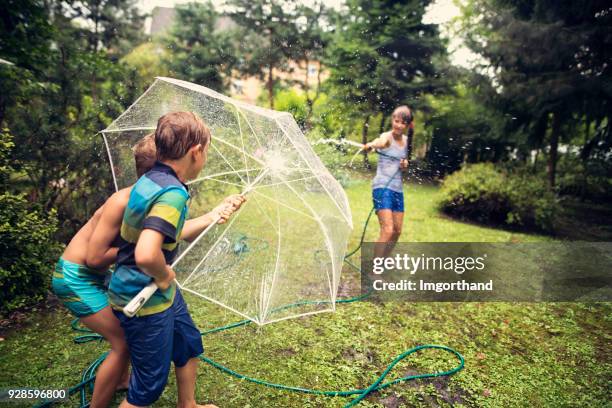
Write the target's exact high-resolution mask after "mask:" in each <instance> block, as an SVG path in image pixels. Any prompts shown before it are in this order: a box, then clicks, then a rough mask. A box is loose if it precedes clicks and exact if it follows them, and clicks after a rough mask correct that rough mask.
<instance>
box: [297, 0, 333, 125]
mask: <svg viewBox="0 0 612 408" xmlns="http://www.w3.org/2000/svg"><path fill="white" fill-rule="evenodd" d="M330 16H331V12H330V10H328V9H327V8H326V7H325V6H324V5H323V3H322V2H316V3H315V4H314V5H313V7H308V6H305V5H300V6H299V7H298V9H297V13H296V17H297V19H296V29H297V36H296V44H295V45H294V46H293V47H292V51H293V52H292V56H291V58H292V59H293V60H294V61H296V62H297V63H299V64H302V69H303V70H304V80H303V81H301V80H296V81H295V82H297V83H298V84H299V86H300V88H301V89H302V90H303V91H304V95H305V99H306V117H305V121H304V125H305V127H306V128H308V129H309V128H310V127H311V123H310V118H311V117H312V113H313V107H314V104H315V102H316V101H317V100H318V99H319V97H320V96H321V73H322V70H323V65H322V61H323V59H324V57H325V49H326V48H327V46H328V44H329V41H330V39H331V33H330V30H331V21H330ZM311 63H314V64H315V66H316V68H314V69H315V70H316V77H317V79H316V83H315V84H314V86H313V84H311V82H310V80H309V78H310V73H311ZM311 90H312V92H311Z"/></svg>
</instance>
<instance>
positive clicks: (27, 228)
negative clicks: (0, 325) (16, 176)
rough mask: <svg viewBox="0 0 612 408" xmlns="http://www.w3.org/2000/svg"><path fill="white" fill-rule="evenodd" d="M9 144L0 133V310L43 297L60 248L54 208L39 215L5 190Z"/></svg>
mask: <svg viewBox="0 0 612 408" xmlns="http://www.w3.org/2000/svg"><path fill="white" fill-rule="evenodd" d="M12 147H13V143H12V138H11V136H10V135H9V134H8V132H6V131H4V132H0V185H2V191H3V192H2V193H1V194H0V253H1V254H2V257H1V258H0V313H5V312H9V311H11V310H14V309H16V308H19V307H22V306H25V305H27V304H31V303H34V302H37V301H39V300H41V299H43V298H44V296H45V294H46V293H47V289H48V288H49V284H50V281H51V271H52V269H53V265H54V263H55V261H56V259H57V256H58V255H59V250H60V245H59V244H58V243H57V242H56V241H55V240H54V237H53V235H54V233H55V231H56V230H57V217H56V215H55V211H51V212H49V213H47V214H43V212H42V211H41V210H40V209H39V208H37V207H36V206H32V204H31V203H29V202H28V201H27V200H26V199H25V198H24V196H23V195H17V194H13V193H11V192H8V188H7V187H8V180H9V176H10V174H11V173H12V172H13V171H14V170H13V169H12V167H11V165H10V162H9V159H8V157H9V153H10V150H11V149H12Z"/></svg>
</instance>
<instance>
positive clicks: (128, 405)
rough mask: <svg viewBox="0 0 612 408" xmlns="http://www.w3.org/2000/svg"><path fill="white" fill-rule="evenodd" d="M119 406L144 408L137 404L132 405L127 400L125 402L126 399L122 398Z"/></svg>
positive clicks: (122, 407)
mask: <svg viewBox="0 0 612 408" xmlns="http://www.w3.org/2000/svg"><path fill="white" fill-rule="evenodd" d="M119 408H144V407H139V406H138V405H132V404H130V403H129V402H127V400H126V399H125V398H124V399H123V401H121V404H120V405H119Z"/></svg>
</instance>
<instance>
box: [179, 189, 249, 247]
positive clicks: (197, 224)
mask: <svg viewBox="0 0 612 408" xmlns="http://www.w3.org/2000/svg"><path fill="white" fill-rule="evenodd" d="M244 202H245V198H244V197H243V196H241V195H239V194H235V195H231V196H229V197H227V198H226V199H225V200H223V203H221V204H220V205H219V206H217V207H215V209H214V210H212V211H211V212H209V213H207V214H204V215H201V216H199V217H196V218H192V219H191V220H187V221H185V226H184V227H183V230H182V231H181V237H180V239H182V240H184V241H187V242H191V241H193V240H194V239H196V238H197V236H198V235H200V233H201V232H202V231H204V230H205V229H206V228H207V227H208V226H209V225H210V224H212V223H213V222H214V221H215V220H216V219H217V218H218V217H220V218H219V221H218V223H219V224H223V223H224V222H226V221H227V220H228V219H229V217H230V216H231V215H232V214H233V213H234V212H236V211H237V210H238V209H239V208H240V206H241V205H242V203H244Z"/></svg>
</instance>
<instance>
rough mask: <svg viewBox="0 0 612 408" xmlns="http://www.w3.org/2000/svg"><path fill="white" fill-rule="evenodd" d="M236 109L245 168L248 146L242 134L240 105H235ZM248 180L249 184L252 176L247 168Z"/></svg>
mask: <svg viewBox="0 0 612 408" xmlns="http://www.w3.org/2000/svg"><path fill="white" fill-rule="evenodd" d="M233 106H234V109H235V110H236V119H238V120H237V121H238V131H239V132H240V143H242V158H243V160H244V168H245V169H248V164H247V158H246V154H245V152H246V148H245V147H244V135H243V134H242V125H241V124H240V114H239V113H238V106H236V105H233ZM247 181H248V182H249V184H250V183H251V176H250V174H249V172H248V170H247Z"/></svg>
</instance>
